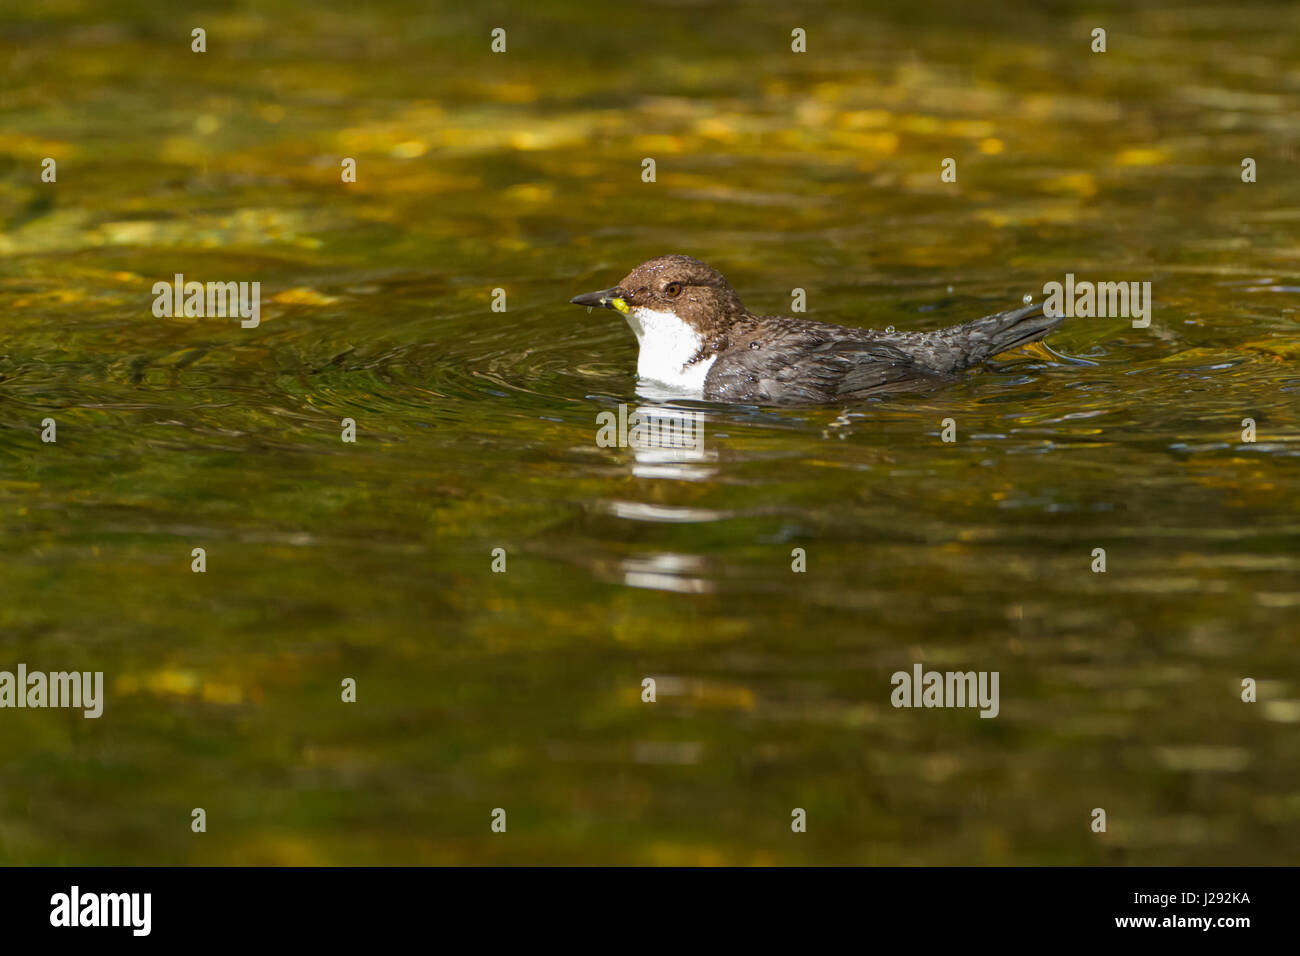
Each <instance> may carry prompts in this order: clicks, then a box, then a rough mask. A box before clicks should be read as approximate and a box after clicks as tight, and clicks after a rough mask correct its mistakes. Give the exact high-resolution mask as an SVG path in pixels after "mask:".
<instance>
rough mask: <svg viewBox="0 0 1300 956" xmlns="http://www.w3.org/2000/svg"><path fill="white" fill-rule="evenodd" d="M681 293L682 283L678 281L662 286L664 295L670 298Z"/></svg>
mask: <svg viewBox="0 0 1300 956" xmlns="http://www.w3.org/2000/svg"><path fill="white" fill-rule="evenodd" d="M681 293H682V284H681V283H680V282H670V283H668V284H667V285H666V286H664V295H666V296H668V298H670V299H675V298H677V297H678V296H679V295H681Z"/></svg>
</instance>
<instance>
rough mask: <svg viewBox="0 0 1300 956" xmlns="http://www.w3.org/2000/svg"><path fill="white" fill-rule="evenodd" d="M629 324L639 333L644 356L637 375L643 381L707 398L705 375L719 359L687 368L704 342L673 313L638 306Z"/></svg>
mask: <svg viewBox="0 0 1300 956" xmlns="http://www.w3.org/2000/svg"><path fill="white" fill-rule="evenodd" d="M626 318H627V324H628V325H630V326H631V327H632V331H633V332H634V333H636V340H637V343H638V344H639V345H640V346H641V354H640V355H639V357H638V358H637V362H636V372H637V374H638V375H640V376H641V377H642V378H645V379H649V380H651V381H653V382H660V383H662V384H664V385H668V386H670V387H671V388H673V389H674V390H676V391H680V392H682V393H684V396H685V397H690V398H703V397H704V376H706V375H708V374H709V369H710V368H711V367H712V366H713V363H714V361H715V360H716V358H717V356H715V355H711V356H709V357H708V358H706V359H701V360H700V361H698V362H696V363H695V364H694V365H687V364H686V363H687V362H689V361H690V360H691V359H692V358H694V357H695V356H696V355H698V354H699V351H700V346H701V345H703V344H704V340H703V339H702V338H701V337H700V334H699V333H698V332H696V331H695V330H694V329H693V328H691V327H690V326H689V325H687V324H686V323H685V322H683V321H682V320H681V319H679V318H677V316H675V315H673V313H671V312H658V311H656V310H654V309H647V308H645V307H644V306H638V307H636V308H634V309H632V310H631V311H630V312H628V314H627V316H626Z"/></svg>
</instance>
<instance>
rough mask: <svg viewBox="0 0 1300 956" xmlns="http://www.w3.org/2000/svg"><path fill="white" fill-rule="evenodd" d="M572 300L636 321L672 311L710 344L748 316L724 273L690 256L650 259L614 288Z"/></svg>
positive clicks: (572, 300)
mask: <svg viewBox="0 0 1300 956" xmlns="http://www.w3.org/2000/svg"><path fill="white" fill-rule="evenodd" d="M570 301H571V302H573V303H574V304H575V305H586V306H597V305H598V306H602V307H604V308H606V309H615V310H616V311H618V312H622V313H623V314H624V315H629V316H631V317H633V318H635V312H636V310H638V309H649V310H651V311H654V312H671V313H673V314H674V315H676V316H677V317H678V318H680V319H681V320H682V321H683V322H686V323H687V324H688V325H690V326H691V327H692V328H693V329H694V330H695V331H696V332H697V333H699V335H700V336H701V337H702V338H704V339H706V340H707V339H710V338H713V337H715V336H717V335H718V334H720V333H725V332H726V330H727V329H728V328H730V327H731V325H732V324H733V323H734V322H735V321H736V320H738V319H740V318H743V317H744V316H746V315H748V311H747V310H746V309H745V306H744V305H743V304H742V303H741V301H740V296H738V295H736V291H735V290H734V289H732V288H731V286H729V285H728V284H727V280H726V279H724V278H723V277H722V273H720V272H718V271H717V270H716V269H712V268H710V267H709V266H707V265H705V264H704V263H703V262H701V261H700V260H699V259H692V258H691V257H690V256H659V257H658V258H657V259H650V260H649V261H647V262H643V263H641V264H640V265H639V266H637V267H636V268H635V269H633V270H632V271H631V272H629V273H628V274H627V275H626V276H624V277H623V281H622V282H620V283H619V284H618V285H616V286H615V287H614V288H612V289H604V290H602V291H600V292H589V293H587V294H586V295H580V296H576V297H575V298H573V299H571V300H570Z"/></svg>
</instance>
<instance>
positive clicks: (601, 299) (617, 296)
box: [569, 287, 628, 315]
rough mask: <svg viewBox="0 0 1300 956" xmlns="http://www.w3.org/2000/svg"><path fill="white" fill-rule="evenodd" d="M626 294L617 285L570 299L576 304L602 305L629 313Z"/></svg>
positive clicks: (590, 306)
mask: <svg viewBox="0 0 1300 956" xmlns="http://www.w3.org/2000/svg"><path fill="white" fill-rule="evenodd" d="M624 295H625V293H624V292H623V290H622V289H620V288H617V287H615V288H613V289H603V290H602V291H600V292H588V293H587V294H586V295H575V296H574V297H573V298H572V299H570V300H569V301H570V302H572V303H573V304H574V305H585V306H587V307H588V308H592V307H595V306H600V307H601V308H602V309H615V310H617V311H619V312H622V313H623V314H624V315H627V313H628V304H627V299H625V298H624V297H623V296H624Z"/></svg>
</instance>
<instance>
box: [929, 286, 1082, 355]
mask: <svg viewBox="0 0 1300 956" xmlns="http://www.w3.org/2000/svg"><path fill="white" fill-rule="evenodd" d="M1063 319H1064V316H1060V315H1057V316H1049V315H1046V314H1045V313H1044V312H1043V305H1042V303H1041V302H1040V303H1036V304H1034V305H1026V306H1024V307H1022V308H1019V309H1011V310H1010V311H1008V312H999V313H997V314H996V315H986V316H985V317H984V318H982V319H976V320H975V321H973V322H966V323H964V324H963V325H954V326H952V328H948V329H940V330H939V331H937V332H931V333H929V338H930V340H931V341H930V342H929V343H927V344H929V345H930V346H931V347H932V348H933V350H934V353H933V354H934V359H935V361H934V364H935V366H936V368H938V369H939V371H943V372H958V371H961V370H962V369H964V368H969V367H970V366H972V365H976V364H978V363H980V362H982V361H984V360H985V359H988V358H992V357H993V356H995V355H998V354H1000V353H1002V352H1006V351H1009V350H1011V349H1013V348H1015V347H1016V346H1019V345H1027V344H1029V343H1030V342H1037V341H1038V340H1039V339H1041V338H1042V337H1043V336H1044V335H1046V334H1047V333H1048V332H1050V331H1052V329H1054V328H1056V327H1057V326H1058V325H1060V324H1061V321H1062V320H1063Z"/></svg>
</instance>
